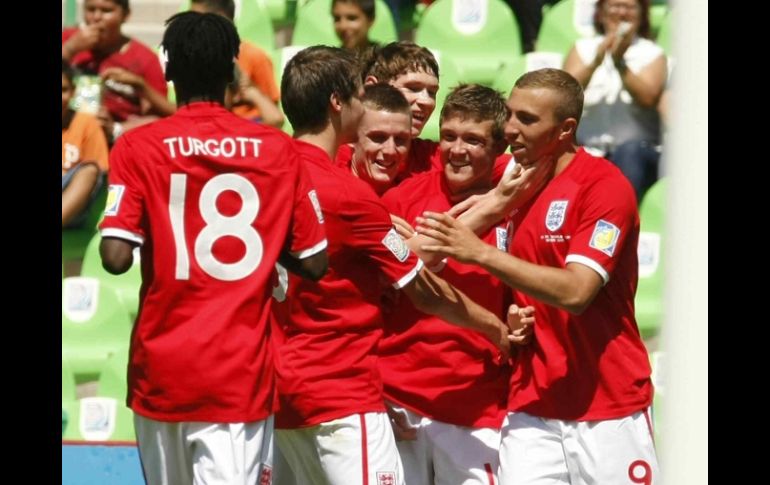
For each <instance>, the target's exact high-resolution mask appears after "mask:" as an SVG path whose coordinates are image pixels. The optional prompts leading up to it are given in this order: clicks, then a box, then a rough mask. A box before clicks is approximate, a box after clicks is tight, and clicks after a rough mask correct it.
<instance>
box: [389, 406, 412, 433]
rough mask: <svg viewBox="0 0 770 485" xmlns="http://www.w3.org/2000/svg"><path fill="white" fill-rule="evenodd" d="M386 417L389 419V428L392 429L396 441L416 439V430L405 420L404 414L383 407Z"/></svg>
mask: <svg viewBox="0 0 770 485" xmlns="http://www.w3.org/2000/svg"><path fill="white" fill-rule="evenodd" d="M385 408H386V409H387V412H388V416H389V417H390V426H391V427H392V428H393V435H394V436H395V437H396V441H414V440H416V439H417V428H413V427H412V426H411V425H410V424H409V420H407V418H406V414H404V413H402V412H398V411H396V410H394V409H393V408H392V407H390V406H388V405H387V404H386V405H385Z"/></svg>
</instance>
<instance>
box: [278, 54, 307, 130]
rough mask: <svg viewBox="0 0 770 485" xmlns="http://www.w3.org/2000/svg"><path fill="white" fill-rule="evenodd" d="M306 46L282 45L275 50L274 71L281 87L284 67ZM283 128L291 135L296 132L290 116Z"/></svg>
mask: <svg viewBox="0 0 770 485" xmlns="http://www.w3.org/2000/svg"><path fill="white" fill-rule="evenodd" d="M304 48H305V46H300V45H288V46H286V47H281V48H279V49H276V50H275V51H273V72H274V73H275V82H276V83H277V84H278V87H279V88H280V86H281V79H283V69H284V68H285V67H286V63H287V62H289V61H290V60H291V58H292V57H294V55H295V54H296V53H297V52H299V51H301V50H302V49H304ZM279 107H280V104H279ZM281 109H283V108H281ZM281 129H282V130H283V131H284V132H285V133H288V134H289V135H291V134H293V133H294V129H293V128H292V126H291V123H290V122H289V119H288V118H287V119H286V121H284V123H283V126H282V127H281Z"/></svg>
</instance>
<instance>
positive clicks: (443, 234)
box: [416, 211, 492, 263]
mask: <svg viewBox="0 0 770 485" xmlns="http://www.w3.org/2000/svg"><path fill="white" fill-rule="evenodd" d="M416 220H417V233H418V234H423V235H425V236H427V237H432V238H433V239H435V240H436V242H435V243H434V244H426V245H423V246H422V250H423V251H426V252H429V253H436V254H439V255H441V256H442V257H447V256H449V257H452V258H454V259H456V260H457V261H460V262H462V263H476V262H478V260H479V257H480V256H481V255H483V254H484V252H485V251H486V250H488V249H489V248H492V246H489V245H488V244H486V243H484V242H483V241H482V240H481V239H479V238H478V236H476V235H475V234H474V233H473V232H472V231H471V230H470V229H468V228H467V227H466V226H465V225H463V224H462V223H461V222H459V221H457V220H456V219H455V218H453V217H452V216H450V215H447V214H442V213H439V212H430V211H426V212H424V213H423V217H418V218H417V219H416Z"/></svg>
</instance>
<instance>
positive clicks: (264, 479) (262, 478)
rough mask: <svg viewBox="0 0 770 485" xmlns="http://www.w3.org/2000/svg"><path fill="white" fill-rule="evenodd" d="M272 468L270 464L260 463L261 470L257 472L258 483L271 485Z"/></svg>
mask: <svg viewBox="0 0 770 485" xmlns="http://www.w3.org/2000/svg"><path fill="white" fill-rule="evenodd" d="M272 483H273V468H272V467H271V466H270V465H265V464H264V463H263V464H262V471H260V472H259V485H272Z"/></svg>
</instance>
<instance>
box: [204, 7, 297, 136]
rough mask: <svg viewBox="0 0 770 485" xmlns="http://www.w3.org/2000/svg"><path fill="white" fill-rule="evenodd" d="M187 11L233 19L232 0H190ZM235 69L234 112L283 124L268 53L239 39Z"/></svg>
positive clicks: (278, 94)
mask: <svg viewBox="0 0 770 485" xmlns="http://www.w3.org/2000/svg"><path fill="white" fill-rule="evenodd" d="M190 10H192V11H194V12H200V13H215V14H218V15H222V16H224V17H226V18H228V19H230V21H233V20H234V19H235V2H234V1H233V0H192V1H191V2H190ZM238 69H239V70H240V73H239V74H237V78H238V84H237V86H238V93H236V95H235V96H234V99H233V103H234V104H233V106H232V111H233V113H235V114H237V115H238V116H240V117H242V118H247V119H251V120H254V121H258V122H260V123H264V124H266V125H270V126H275V127H276V128H280V127H281V126H283V122H284V118H283V113H281V110H280V109H279V108H278V101H279V100H280V98H281V94H280V92H279V90H278V85H277V84H276V82H275V76H274V74H273V61H271V60H270V56H269V55H267V53H266V52H265V51H264V50H262V49H260V48H259V47H258V46H256V45H254V44H252V43H251V42H249V41H247V40H243V39H241V46H240V51H239V52H238Z"/></svg>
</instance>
